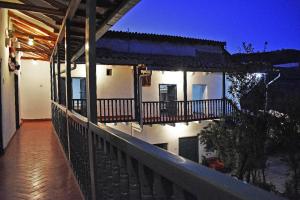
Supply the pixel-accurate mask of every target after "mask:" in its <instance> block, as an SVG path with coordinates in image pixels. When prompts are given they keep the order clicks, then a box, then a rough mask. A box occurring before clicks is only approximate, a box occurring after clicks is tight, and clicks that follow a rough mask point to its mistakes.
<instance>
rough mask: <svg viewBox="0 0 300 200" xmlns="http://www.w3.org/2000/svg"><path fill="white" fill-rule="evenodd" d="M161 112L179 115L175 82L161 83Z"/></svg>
mask: <svg viewBox="0 0 300 200" xmlns="http://www.w3.org/2000/svg"><path fill="white" fill-rule="evenodd" d="M159 101H161V103H160V113H161V114H166V115H168V116H176V115H177V102H176V101H177V86H176V85H175V84H160V85H159Z"/></svg>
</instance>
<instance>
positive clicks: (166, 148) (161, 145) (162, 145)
mask: <svg viewBox="0 0 300 200" xmlns="http://www.w3.org/2000/svg"><path fill="white" fill-rule="evenodd" d="M153 145H154V146H157V147H159V148H161V149H164V150H168V143H160V144H153Z"/></svg>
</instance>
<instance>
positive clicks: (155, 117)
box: [142, 99, 234, 124]
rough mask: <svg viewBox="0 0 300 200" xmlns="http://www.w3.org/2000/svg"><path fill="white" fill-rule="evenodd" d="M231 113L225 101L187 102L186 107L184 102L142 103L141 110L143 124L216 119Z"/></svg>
mask: <svg viewBox="0 0 300 200" xmlns="http://www.w3.org/2000/svg"><path fill="white" fill-rule="evenodd" d="M224 104H225V105H224ZM185 106H186V109H187V111H186V112H185ZM233 111H234V107H233V105H232V103H231V102H230V101H229V100H227V99H225V100H223V99H207V100H194V101H187V102H186V105H185V102H184V101H169V102H166V101H147V102H143V110H142V112H143V123H144V124H153V123H176V122H189V121H199V120H208V119H217V118H221V117H223V116H228V115H231V114H232V113H233Z"/></svg>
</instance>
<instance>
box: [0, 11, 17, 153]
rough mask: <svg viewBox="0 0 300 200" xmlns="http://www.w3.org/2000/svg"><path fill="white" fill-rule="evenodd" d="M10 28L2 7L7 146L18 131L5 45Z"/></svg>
mask: <svg viewBox="0 0 300 200" xmlns="http://www.w3.org/2000/svg"><path fill="white" fill-rule="evenodd" d="M7 28H8V15H7V9H1V8H0V33H1V34H0V58H1V59H2V66H1V93H2V94H1V96H2V133H3V147H4V148H6V146H7V144H8V143H9V141H10V139H11V138H12V136H13V135H14V133H15V131H16V123H15V121H16V119H15V118H16V117H15V94H14V92H15V89H14V73H13V72H9V70H8V57H9V51H8V48H6V47H5V30H6V29H7Z"/></svg>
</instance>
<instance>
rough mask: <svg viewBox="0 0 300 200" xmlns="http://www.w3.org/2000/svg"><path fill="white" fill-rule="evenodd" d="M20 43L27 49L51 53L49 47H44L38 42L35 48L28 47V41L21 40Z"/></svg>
mask: <svg viewBox="0 0 300 200" xmlns="http://www.w3.org/2000/svg"><path fill="white" fill-rule="evenodd" d="M19 42H20V43H21V44H23V45H24V46H25V47H27V48H36V49H39V50H41V51H49V50H50V48H49V47H47V46H45V45H42V44H40V43H38V42H37V41H35V43H34V45H33V46H30V45H28V44H27V40H23V39H19Z"/></svg>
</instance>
